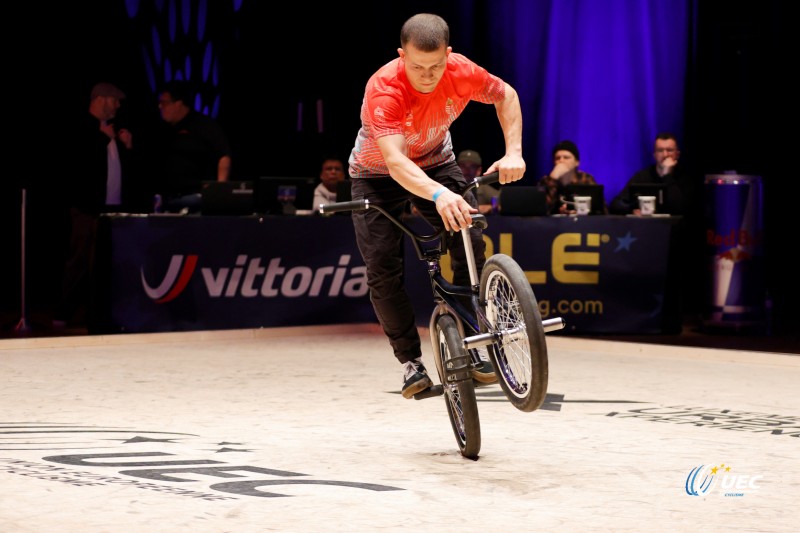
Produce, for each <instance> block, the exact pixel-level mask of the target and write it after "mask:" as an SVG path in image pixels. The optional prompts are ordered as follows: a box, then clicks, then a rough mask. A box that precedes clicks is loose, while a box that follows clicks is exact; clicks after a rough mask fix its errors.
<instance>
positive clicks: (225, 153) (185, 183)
mask: <svg viewBox="0 0 800 533" xmlns="http://www.w3.org/2000/svg"><path fill="white" fill-rule="evenodd" d="M191 101H192V98H191V92H190V90H189V87H188V85H187V84H186V82H183V81H178V80H174V81H171V82H169V83H167V84H166V85H165V86H164V89H163V90H162V91H161V93H160V94H159V96H158V108H159V111H160V112H161V118H162V119H163V120H164V122H166V123H167V124H168V125H169V126H170V128H169V132H168V134H167V139H166V140H165V141H164V145H163V146H162V147H161V148H162V151H163V154H162V163H161V169H160V176H161V178H160V183H159V184H158V185H157V187H156V189H157V192H160V193H161V194H162V195H163V196H164V205H165V207H166V209H167V210H168V211H176V210H178V211H179V210H181V209H183V208H188V210H189V211H197V210H198V209H199V207H200V193H201V188H202V183H203V181H212V180H216V181H228V179H229V177H230V172H231V149H230V145H229V142H228V138H227V136H226V135H225V132H224V131H223V130H222V128H221V127H220V125H219V124H218V123H217V122H216V121H215V120H214V119H213V118H211V117H209V116H208V115H205V114H204V113H201V112H200V111H196V110H195V109H194V108H192V107H191Z"/></svg>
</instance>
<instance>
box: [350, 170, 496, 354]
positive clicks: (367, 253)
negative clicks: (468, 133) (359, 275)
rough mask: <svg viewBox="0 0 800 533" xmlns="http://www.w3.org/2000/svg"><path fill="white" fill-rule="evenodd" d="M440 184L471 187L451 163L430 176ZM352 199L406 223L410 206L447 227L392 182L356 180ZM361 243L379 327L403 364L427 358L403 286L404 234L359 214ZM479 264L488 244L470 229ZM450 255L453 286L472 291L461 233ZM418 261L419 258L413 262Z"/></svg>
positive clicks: (451, 240)
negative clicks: (364, 201) (403, 216)
mask: <svg viewBox="0 0 800 533" xmlns="http://www.w3.org/2000/svg"><path fill="white" fill-rule="evenodd" d="M426 173H427V174H428V176H430V177H431V178H432V179H434V180H435V181H437V182H439V183H441V184H442V185H444V186H445V187H447V188H448V189H450V190H452V191H455V192H459V193H460V192H462V191H463V190H464V189H465V188H466V186H467V184H466V180H465V179H464V176H463V174H462V173H461V169H460V168H459V167H458V165H456V164H455V163H447V164H445V165H442V166H440V167H436V168H433V169H429V170H427V171H426ZM352 181H353V183H352V193H353V199H355V200H357V199H362V198H367V199H368V200H369V201H370V203H371V204H373V205H379V206H380V207H382V208H383V209H385V210H386V211H388V212H389V213H391V214H392V215H394V216H396V217H398V218H399V217H401V216H402V214H403V212H404V210H405V209H406V208H407V205H408V202H409V200H410V201H411V203H412V205H413V206H414V207H416V208H417V210H418V211H419V212H420V214H421V215H422V216H424V217H425V219H426V220H427V221H428V222H429V223H430V224H431V225H432V226H433V227H435V228H437V229H438V228H441V227H442V226H443V222H442V218H441V216H439V213H438V212H437V211H436V205H435V204H434V203H433V202H432V201H430V200H425V199H422V198H420V197H418V196H415V195H413V194H411V193H410V192H409V191H407V190H406V189H404V188H403V187H402V186H400V184H399V183H397V182H396V181H395V180H394V179H392V178H391V177H389V176H386V177H375V178H356V179H353V180H352ZM465 199H466V200H467V201H468V202H469V203H470V205H472V206H473V207H477V205H478V204H477V201H476V200H475V196H474V195H473V194H472V191H470V192H469V193H467V195H466V196H465ZM352 218H353V225H354V226H355V232H356V242H357V243H358V248H359V250H360V252H361V257H362V259H363V260H364V263H365V264H366V266H367V285H368V286H369V290H370V300H371V302H372V307H373V308H374V309H375V314H376V316H377V317H378V321H379V322H380V324H381V326H382V327H383V331H384V333H386V336H387V337H388V338H389V343H390V344H391V346H392V349H393V350H394V355H395V357H396V358H397V360H398V361H400V362H401V363H405V362H406V361H411V360H413V359H416V358H417V357H419V356H421V355H422V349H421V347H420V338H419V332H418V331H417V325H416V318H415V316H414V309H413V306H412V305H411V299H410V298H409V296H408V293H407V291H406V289H405V285H404V280H403V250H404V241H403V239H404V238H405V234H404V233H403V232H402V231H401V230H400V229H399V228H398V227H397V226H395V225H394V224H393V223H392V222H390V221H389V219H387V218H386V217H385V216H383V215H382V214H381V213H380V212H378V211H377V210H376V209H367V210H366V211H356V212H353V214H352ZM470 237H471V240H472V246H473V251H474V253H475V263H476V266H477V269H478V272H479V273H480V271H481V270H482V268H483V265H484V263H485V262H486V244H485V243H484V242H483V236H482V232H481V230H479V229H477V228H471V229H470ZM447 244H448V250H449V252H448V253H449V254H450V259H451V265H452V268H453V282H454V283H456V284H459V285H462V284H463V285H469V267H468V263H467V261H466V258H465V255H464V243H463V242H462V237H461V233H460V232H459V233H456V234H454V235H453V236H449V237H448V243H447ZM414 259H416V258H414Z"/></svg>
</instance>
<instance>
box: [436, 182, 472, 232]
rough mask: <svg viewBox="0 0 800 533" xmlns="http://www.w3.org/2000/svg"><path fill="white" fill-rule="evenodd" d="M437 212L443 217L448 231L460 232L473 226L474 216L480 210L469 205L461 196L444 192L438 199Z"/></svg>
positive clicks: (448, 191)
mask: <svg viewBox="0 0 800 533" xmlns="http://www.w3.org/2000/svg"><path fill="white" fill-rule="evenodd" d="M436 210H437V211H438V212H439V215H440V216H441V217H442V221H443V222H444V227H445V228H446V229H447V231H460V230H461V229H462V228H468V227H469V226H470V224H472V214H473V213H477V212H478V210H477V209H475V208H474V207H472V206H471V205H469V203H467V201H466V200H464V198H463V197H462V196H461V195H460V194H456V193H454V192H453V191H451V190H446V191H444V192H443V193H442V194H441V195H440V196H439V197H438V198H437V199H436Z"/></svg>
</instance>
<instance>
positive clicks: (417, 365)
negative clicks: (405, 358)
mask: <svg viewBox="0 0 800 533" xmlns="http://www.w3.org/2000/svg"><path fill="white" fill-rule="evenodd" d="M432 386H433V382H432V381H431V378H429V377H428V372H427V370H425V366H424V365H423V364H422V361H421V360H419V359H416V360H414V361H409V362H408V363H405V364H404V365H403V389H402V391H401V393H402V394H403V398H406V399H409V398H413V397H414V395H415V394H417V393H418V392H422V391H424V390H425V389H427V388H428V387H432Z"/></svg>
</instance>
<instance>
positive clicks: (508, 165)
mask: <svg viewBox="0 0 800 533" xmlns="http://www.w3.org/2000/svg"><path fill="white" fill-rule="evenodd" d="M495 171H497V172H499V173H500V179H499V180H498V181H499V182H500V183H501V184H504V183H511V182H512V181H518V180H521V179H522V177H523V176H524V175H525V160H524V159H522V156H520V155H510V154H506V155H504V156H503V157H502V158H501V159H498V160H497V161H495V162H494V163H492V166H490V167H489V168H488V169H486V172H484V174H491V173H492V172H495Z"/></svg>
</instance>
